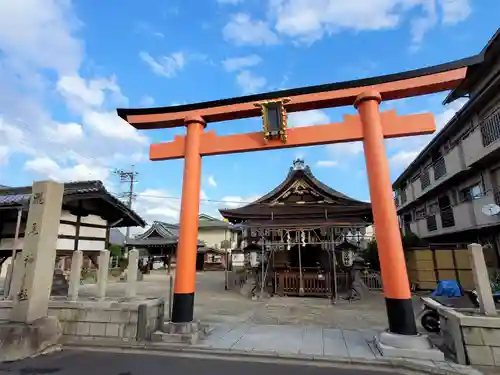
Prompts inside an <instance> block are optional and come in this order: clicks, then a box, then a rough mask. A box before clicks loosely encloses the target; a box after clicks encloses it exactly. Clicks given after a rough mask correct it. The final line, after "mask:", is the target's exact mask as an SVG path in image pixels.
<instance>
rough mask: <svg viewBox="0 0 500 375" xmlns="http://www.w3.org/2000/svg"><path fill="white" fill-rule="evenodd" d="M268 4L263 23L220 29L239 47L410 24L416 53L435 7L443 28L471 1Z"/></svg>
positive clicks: (243, 20) (274, 0) (245, 20)
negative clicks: (406, 22) (287, 38)
mask: <svg viewBox="0 0 500 375" xmlns="http://www.w3.org/2000/svg"><path fill="white" fill-rule="evenodd" d="M268 4H269V6H268V12H267V14H268V17H267V19H266V20H264V21H263V20H252V19H251V18H250V16H249V15H247V14H241V13H240V14H237V15H233V16H232V18H231V20H230V22H229V23H228V24H227V25H226V27H225V28H224V30H223V31H224V36H225V38H226V40H228V41H231V42H233V43H235V44H240V45H243V44H249V45H265V44H276V43H277V42H278V39H279V38H278V35H277V33H279V34H281V35H284V36H286V37H289V38H291V39H292V40H293V41H297V42H302V43H312V42H314V41H316V40H319V39H321V38H322V37H323V36H325V35H330V34H334V33H339V32H342V31H354V32H360V31H378V30H390V29H395V28H397V27H399V26H400V25H401V24H403V22H405V21H406V20H408V19H409V21H410V23H411V33H412V45H411V48H412V49H414V50H415V49H417V48H418V47H419V44H420V43H421V42H422V40H423V38H424V35H425V34H426V33H427V32H428V31H429V30H431V29H432V28H434V27H435V26H436V25H437V23H438V21H439V15H440V13H439V12H438V8H439V9H441V18H442V23H444V24H453V23H457V22H460V21H463V20H464V19H466V18H467V17H468V16H469V14H470V13H471V0H356V1H346V0H317V1H311V0H269V2H268ZM273 30H276V32H277V33H276V32H275V31H273Z"/></svg>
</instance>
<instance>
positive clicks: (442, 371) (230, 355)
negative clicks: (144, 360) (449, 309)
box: [63, 340, 482, 375]
mask: <svg viewBox="0 0 500 375" xmlns="http://www.w3.org/2000/svg"><path fill="white" fill-rule="evenodd" d="M63 350H72V351H78V350H80V351H101V352H103V351H105V352H115V353H128V354H138V355H140V354H149V355H165V356H177V357H180V356H182V357H198V358H200V357H201V358H215V359H223V360H233V361H238V360H239V361H245V360H246V361H249V360H250V361H260V362H276V361H279V362H280V363H281V362H284V363H288V364H297V365H308V366H327V367H328V366H329V367H344V368H353V367H356V368H359V369H360V370H372V371H373V368H374V366H375V367H376V368H377V370H379V369H380V370H384V371H388V372H397V371H401V370H403V371H407V372H410V373H411V374H426V375H427V374H428V375H434V374H436V375H457V374H464V375H465V374H466V375H482V373H481V372H480V371H478V370H476V369H474V368H472V367H469V366H463V365H458V364H455V363H449V362H446V363H439V362H434V365H429V364H426V363H425V362H424V361H418V360H412V359H395V358H392V359H387V358H378V359H375V360H369V359H363V358H347V357H336V356H326V355H322V356H314V355H307V354H284V353H276V352H269V351H265V352H264V351H255V350H248V351H247V350H234V349H213V348H209V347H205V348H204V347H200V346H198V347H193V346H187V345H182V344H165V343H152V342H123V341H120V342H118V341H117V340H91V341H90V340H89V341H87V340H85V341H66V342H65V343H64V344H63Z"/></svg>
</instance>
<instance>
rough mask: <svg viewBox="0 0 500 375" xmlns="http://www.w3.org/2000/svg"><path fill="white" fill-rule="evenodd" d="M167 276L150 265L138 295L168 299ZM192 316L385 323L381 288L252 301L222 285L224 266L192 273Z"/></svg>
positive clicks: (116, 286)
mask: <svg viewBox="0 0 500 375" xmlns="http://www.w3.org/2000/svg"><path fill="white" fill-rule="evenodd" d="M168 291H169V278H168V276H167V275H166V273H165V271H154V272H153V273H151V274H149V275H145V276H144V281H141V282H139V283H137V294H138V296H139V297H164V298H165V299H166V300H168ZM96 295H97V287H96V286H95V285H83V286H81V287H80V297H81V298H87V297H93V296H96ZM106 295H107V296H108V297H109V298H120V297H124V296H125V284H124V283H120V282H115V283H109V284H108V288H107V292H106ZM195 317H196V319H198V320H201V321H203V322H208V323H227V324H238V323H248V322H251V323H255V324H286V325H317V326H322V327H329V328H344V329H384V328H386V327H387V317H386V312H385V302H384V299H383V297H382V296H381V294H380V293H377V292H375V293H373V294H372V295H371V296H369V297H368V298H366V299H364V300H362V301H355V302H353V303H349V302H347V301H339V302H338V304H337V305H334V306H333V305H332V304H331V301H330V300H328V299H324V298H298V297H272V298H270V299H264V300H257V301H252V300H251V299H250V298H248V297H246V296H243V295H241V294H240V293H239V292H237V291H231V290H230V291H226V290H224V272H219V271H212V272H199V273H198V274H197V275H196V295H195Z"/></svg>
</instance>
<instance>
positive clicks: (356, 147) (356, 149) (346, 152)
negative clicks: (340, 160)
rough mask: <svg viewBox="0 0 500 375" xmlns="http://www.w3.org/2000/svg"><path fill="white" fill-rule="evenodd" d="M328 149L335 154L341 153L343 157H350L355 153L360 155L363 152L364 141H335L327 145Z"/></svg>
mask: <svg viewBox="0 0 500 375" xmlns="http://www.w3.org/2000/svg"><path fill="white" fill-rule="evenodd" d="M326 147H327V149H328V151H329V152H331V153H332V154H333V155H336V156H337V155H341V156H342V157H349V156H353V155H359V154H362V153H363V143H362V142H343V143H334V144H331V145H328V146H326Z"/></svg>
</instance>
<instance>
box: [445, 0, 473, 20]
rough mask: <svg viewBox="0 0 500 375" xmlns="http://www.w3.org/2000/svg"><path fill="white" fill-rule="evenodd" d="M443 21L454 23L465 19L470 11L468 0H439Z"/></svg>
mask: <svg viewBox="0 0 500 375" xmlns="http://www.w3.org/2000/svg"><path fill="white" fill-rule="evenodd" d="M440 2H441V8H442V10H443V23H444V24H455V23H457V22H460V21H463V20H465V19H466V18H467V17H469V15H470V14H471V13H472V7H471V1H470V0H440Z"/></svg>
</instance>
